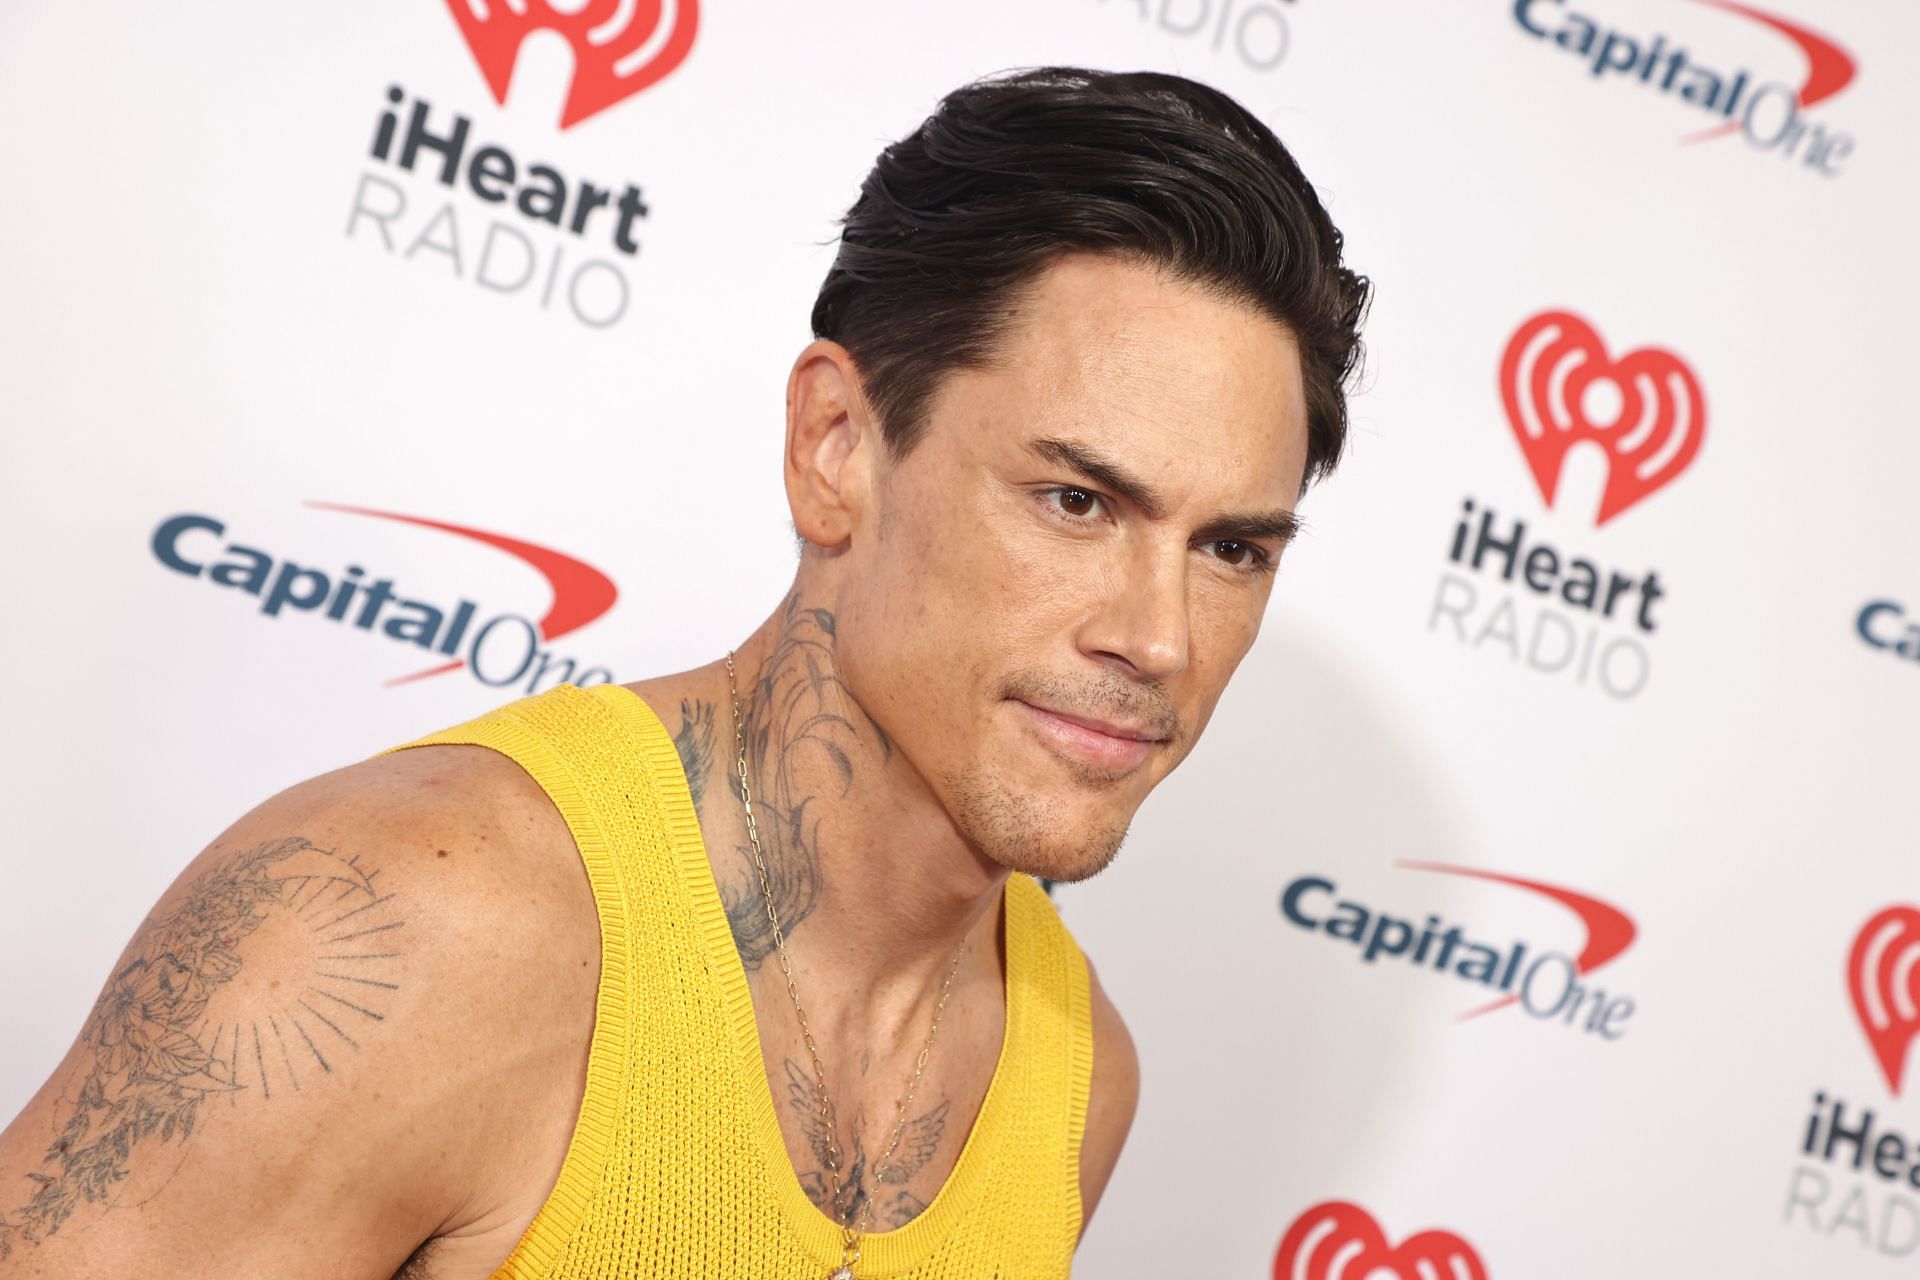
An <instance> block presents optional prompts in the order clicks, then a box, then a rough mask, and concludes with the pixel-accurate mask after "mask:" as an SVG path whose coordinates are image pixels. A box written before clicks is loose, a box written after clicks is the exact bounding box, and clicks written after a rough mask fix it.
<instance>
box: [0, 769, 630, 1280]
mask: <svg viewBox="0 0 1920 1280" xmlns="http://www.w3.org/2000/svg"><path fill="white" fill-rule="evenodd" d="M572 849H573V845H572V840H571V837H570V835H569V834H568V832H567V830H566V827H565V824H564V822H562V821H561V819H560V817H559V814H558V813H557V812H556V811H554V810H553V808H552V806H551V804H550V803H548V802H547V801H546V799H545V796H544V793H542V792H541V791H540V789H539V788H538V786H537V785H536V784H535V783H534V782H533V781H532V779H530V778H528V777H527V776H526V775H525V773H524V772H522V771H521V770H520V769H519V767H518V766H517V765H515V764H513V762H512V761H510V760H507V759H506V758H505V757H502V756H500V755H498V754H497V753H494V752H491V751H487V750H484V749H482V748H477V747H439V746H436V747H420V748H414V749H411V750H407V751H402V752H397V753H394V754H392V755H387V756H380V757H375V758H374V759H372V760H368V761H364V762H361V763H358V764H355V765H352V766H349V767H347V768H344V769H340V770H336V771H334V772H332V773H328V774H324V775H321V776H319V777H316V778H313V779H309V780H308V781H306V782H303V783H300V784H298V785H297V786H294V787H291V788H289V789H287V790H286V791H283V792H281V793H280V794H279V795H276V796H274V797H272V798H271V799H269V800H267V801H265V802H264V803H262V804H260V805H259V806H257V807H256V808H255V809H253V810H252V811H251V812H249V813H248V814H246V815H245V816H243V817H242V818H241V819H240V820H239V821H237V822H235V823H234V824H233V825H232V826H231V827H229V828H228V829H227V830H226V831H225V832H223V833H221V835H220V836H219V837H218V838H217V839H215V840H214V841H213V842H212V843H211V844H209V845H208V846H207V847H206V848H205V849H204V850H202V851H201V852H200V853H199V854H198V855H196V856H194V857H193V858H192V859H191V860H190V861H188V862H187V863H186V865H185V866H184V868H183V869H182V871H181V872H180V874H179V875H178V877H177V878H176V879H175V881H174V882H173V884H172V885H171V886H170V887H169V888H168V889H167V890H166V892H165V893H163V894H162V895H161V897H160V900H159V901H158V902H157V903H156V904H155V905H154V907H153V909H152V911H151V912H150V913H149V914H148V916H147V918H146V919H145V920H144V921H143V922H142V923H141V925H140V926H139V928H138V929H137V930H136V931H135V934H134V936H133V938H132V940H131V941H130V942H129V943H128V944H127V946H126V948H125V949H124V951H123V952H122V953H121V954H120V956H119V958H118V959H117V960H116V961H115V962H114V964H113V966H112V968H111V970H110V971H109V973H108V975H107V979H106V983H105V986H104V989H103V990H102V992H101V994H100V996H99V998H98V1000H97V1001H96V1003H95V1004H94V1006H93V1008H92V1009H91V1010H90V1011H89V1012H87V1013H86V1014H85V1017H84V1021H83V1025H82V1027H81V1030H80V1033H79V1035H78V1036H77V1037H76V1039H75V1041H74V1043H73V1046H72V1047H71V1048H70V1049H69V1051H68V1052H67V1054H66V1056H65V1058H64V1059H63V1060H62V1061H61V1063H60V1064H59V1065H58V1067H56V1069H55V1071H54V1073H53V1074H52V1076H50V1077H49V1078H48V1080H47V1082H46V1083H45V1085H43V1086H42V1088H41V1089H40V1091H39V1092H38V1093H37V1094H36V1095H35V1096H34V1098H33V1099H32V1100H31V1101H30V1102H29V1103H28V1104H27V1107H26V1109H25V1110H24V1111H22V1112H21V1114H20V1115H19V1116H18V1117H17V1118H16V1119H14V1120H13V1122H12V1123H11V1124H10V1125H8V1126H7V1127H6V1129H5V1130H3V1131H0V1259H5V1258H7V1257H8V1256H9V1255H11V1256H12V1259H13V1261H12V1263H10V1264H8V1265H10V1266H20V1267H23V1268H24V1269H23V1270H22V1271H20V1272H18V1273H17V1274H22V1275H25V1276H45V1277H68V1276H80V1275H94V1274H128V1273H131V1272H132V1271H134V1270H139V1271H142V1272H145V1273H153V1274H164V1273H170V1272H174V1271H180V1272H192V1273H210V1274H230V1275H241V1274H246V1275H267V1274H271V1275H276V1276H283V1277H287V1278H288V1280H304V1278H305V1277H308V1276H314V1277H318V1276H320V1275H322V1274H324V1275H330V1276H366V1277H386V1276H390V1275H392V1274H393V1273H394V1271H395V1270H396V1269H397V1267H398V1266H399V1264H400V1263H401V1262H402V1261H403V1260H405V1259H406V1258H407V1257H408V1256H409V1254H411V1253H412V1252H413V1251H414V1249H415V1247H416V1246H417V1245H419V1244H420V1243H421V1241H423V1240H425V1239H428V1238H429V1237H435V1236H442V1237H444V1236H455V1237H457V1236H458V1235H460V1234H461V1233H462V1232H485V1231H488V1230H494V1231H495V1232H496V1233H497V1234H500V1235H502V1236H503V1237H506V1236H509V1235H511V1234H517V1233H515V1232H513V1230H512V1227H513V1224H512V1223H511V1222H507V1221H505V1220H504V1219H505V1218H507V1217H510V1216H511V1212H510V1210H509V1209H507V1208H505V1207H504V1206H507V1205H508V1204H510V1202H511V1201H512V1200H513V1198H514V1191H513V1188H511V1187H510V1186H508V1185H505V1184H497V1183H490V1182H489V1181H488V1179H491V1178H494V1177H496V1176H497V1175H496V1174H494V1173H493V1172H492V1171H494V1170H499V1169H505V1168H516V1167H518V1168H520V1169H522V1170H524V1169H525V1168H526V1165H527V1164H528V1163H531V1162H532V1161H534V1160H535V1159H537V1157H538V1153H539V1152H541V1151H545V1150H549V1149H550V1148H551V1147H552V1141H551V1139H552V1134H551V1133H550V1132H542V1129H543V1127H544V1129H546V1130H551V1129H552V1128H553V1127H554V1123H555V1122H554V1121H553V1119H551V1118H552V1117H557V1116H566V1115H569V1114H570V1113H569V1112H568V1111H567V1106H566V1103H567V1095H568V1094H569V1093H570V1092H571V1093H572V1094H573V1096H574V1098H575V1099H576V1100H577V1093H578V1090H577V1083H578V1081H577V1074H578V1073H577V1068H578V1066H579V1065H580V1060H583V1058H584V1050H585V1046H586V1045H587V1043H588V1042H589V1041H590V1038H591V1027H592V1014H593V993H594V988H595V985H596V983H597V981H598V928H597V922H596V919H595V914H594V908H593V903H592V897H591V893H590V890H589V889H588V888H587V886H586V883H585V878H584V874H583V873H582V872H581V871H580V869H579V867H578V859H577V857H576V856H572ZM155 856H156V857H164V856H166V855H165V853H164V851H162V852H159V853H156V855H155ZM83 941H84V940H76V946H75V948H74V950H75V952H76V953H79V952H81V951H84V950H85V947H84V946H83V945H81V944H82V942H83ZM528 1117H533V1118H534V1119H528ZM543 1117H544V1118H547V1119H540V1118H543ZM561 1141H562V1142H564V1134H563V1135H562V1136H561ZM516 1159H518V1160H519V1161H520V1163H519V1164H518V1165H516V1163H515V1161H516ZM556 1171H557V1170H556ZM521 1176H522V1177H523V1178H524V1177H525V1176H527V1175H526V1174H525V1173H524V1172H523V1173H522V1175H521ZM536 1207H537V1202H536ZM521 1225H524V1224H521ZM512 1243H513V1240H512V1238H506V1239H505V1246H506V1247H507V1248H510V1247H511V1245H512ZM504 1252H505V1249H504V1248H503V1249H502V1250H501V1253H502V1256H504ZM136 1260H137V1265H136ZM8 1274H10V1275H11V1274H16V1272H13V1271H9V1272H8ZM480 1274H485V1272H484V1271H481V1272H480Z"/></svg>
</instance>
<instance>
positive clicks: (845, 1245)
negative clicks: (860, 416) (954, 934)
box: [727, 649, 967, 1280]
mask: <svg viewBox="0 0 1920 1280" xmlns="http://www.w3.org/2000/svg"><path fill="white" fill-rule="evenodd" d="M727 693H728V694H729V695H730V696H731V697H732V699H733V737H734V743H735V745H736V746H737V747H738V749H739V754H738V756H737V758H736V760H735V762H734V763H735V771H736V772H737V773H738V775H739V778H740V802H741V804H742V805H743V806H745V808H746V812H747V840H748V842H749V843H750V844H751V845H752V846H753V865H754V869H755V870H757V871H758V872H759V873H760V893H761V895H762V897H764V898H765V900H766V904H767V923H768V924H769V925H770V926H772V928H773V945H774V949H775V950H776V951H777V952H778V953H779V955H780V972H781V974H782V975H783V976H785V978H786V980H787V995H788V996H789V997H791V998H792V1000H793V1012H794V1015H795V1016H796V1017H798V1018H799V1019H800V1038H801V1039H802V1040H804V1041H805V1042H806V1045H807V1056H808V1057H810V1058H812V1059H813V1079H814V1084H815V1092H816V1093H817V1094H818V1095H819V1102H820V1119H821V1122H822V1123H824V1124H825V1125H826V1129H827V1151H826V1155H827V1174H828V1176H829V1177H830V1178H831V1180H832V1189H833V1197H832V1199H831V1200H829V1201H828V1203H829V1204H832V1205H838V1204H839V1203H840V1194H841V1188H840V1144H839V1140H838V1138H836V1137H835V1135H834V1128H833V1100H832V1099H831V1098H830V1097H828V1095H827V1069H826V1068H825V1067H824V1066H822V1065H821V1064H820V1050H819V1048H818V1047H816V1046H815V1044H814V1042H813V1031H812V1029H811V1028H810V1027H808V1026H807V1011H806V1009H805V1008H804V1007H802V1006H801V1004H800V990H799V988H798V987H796V986H794V984H793V964H792V962H791V961H789V960H788V959H787V941H786V937H785V935H784V934H783V933H782V932H781V930H780V916H779V914H778V913H777V912H776V911H775V910H774V907H773V883H772V881H771V880H770V879H769V878H768V876H767V860H766V857H765V856H764V855H763V854H762V853H761V851H760V829H759V827H758V826H757V825H756V824H755V823H754V820H753V790H752V788H751V787H750V786H749V785H748V783H747V734H746V728H745V725H744V724H743V722H742V720H741V716H740V688H739V684H738V682H737V680H736V678H735V676H734V673H733V650H731V649H729V650H727ZM966 950H967V944H966V941H965V940H964V939H962V940H961V943H960V945H959V946H958V947H956V948H954V952H953V961H952V963H950V964H949V965H948V966H947V980H946V981H945V982H943V983H942V984H941V985H940V999H939V1001H938V1002H937V1003H935V1005H934V1006H933V1025H932V1026H930V1027H928V1028H927V1039H926V1043H924V1044H922V1045H921V1046H920V1056H919V1057H918V1058H917V1059H915V1060H914V1064H913V1078H912V1079H911V1080H909V1081H907V1092H906V1096H905V1097H903V1098H901V1099H900V1111H899V1113H898V1114H897V1115H896V1116H895V1117H894V1120H893V1132H892V1133H891V1134H889V1135H888V1137H887V1149H886V1150H885V1151H884V1152H883V1153H881V1156H880V1160H879V1163H877V1164H875V1165H874V1166H873V1190H874V1193H876V1194H877V1193H878V1192H879V1190H880V1183H881V1181H882V1175H884V1173H885V1172H886V1168H887V1165H888V1164H889V1163H891V1162H892V1160H893V1152H894V1148H896V1147H897V1146H899V1145H900V1134H901V1133H902V1131H904V1129H905V1128H906V1123H907V1108H908V1107H910V1106H911V1105H912V1104H913V1091H914V1090H915V1089H917V1088H918V1087H919V1086H920V1077H921V1075H922V1074H923V1073H924V1072H925V1071H926V1069H927V1055H928V1054H930V1053H932V1052H933V1037H934V1035H935V1033H936V1032H938V1031H939V1030H940V1015H941V1014H943V1013H945V1012H946V1009H947V996H948V995H949V994H950V993H951V992H952V990H953V975H954V974H956V973H958V972H959V971H960V957H961V956H963V955H965V954H966ZM872 1211H873V1195H871V1194H870V1195H868V1196H866V1197H865V1198H864V1199H863V1200H862V1201H861V1202H860V1213H859V1215H858V1217H856V1218H855V1220H854V1221H853V1222H852V1223H851V1224H849V1223H842V1224H841V1226H840V1267H839V1269H838V1270H836V1271H835V1272H833V1274H832V1275H830V1276H828V1277H827V1280H854V1274H853V1268H854V1266H855V1265H856V1264H858V1263H859V1261H860V1239H861V1237H862V1236H864V1235H865V1234H866V1227H867V1219H868V1217H869V1216H870V1215H871V1213H872Z"/></svg>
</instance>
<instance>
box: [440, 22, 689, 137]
mask: <svg viewBox="0 0 1920 1280" xmlns="http://www.w3.org/2000/svg"><path fill="white" fill-rule="evenodd" d="M569 7H571V6H569ZM447 8H449V9H451V10H452V11H453V20H454V21H455V22H457V23H459V24H460V33H461V34H462V35H464V36H466V38H467V47H468V48H469V49H472V50H473V58H474V61H475V62H478V63H479V64H480V74H481V75H483V76H485V77H486V78H487V87H488V88H489V89H491V90H492V91H493V100H494V101H495V102H505V101H506V100H507V85H508V84H509V83H510V82H511V81H512V79H513V64H514V62H515V61H516V60H518V58H519V57H520V42H521V41H522V40H525V39H526V38H527V36H528V35H529V34H530V33H532V32H534V31H554V32H558V33H559V34H560V35H561V36H562V37H564V38H565V39H566V42H567V43H568V44H569V45H571V46H573V82H572V84H570V85H568V86H567V105H566V107H565V108H564V109H562V111H561V113H560V127H561V128H562V129H568V128H571V127H573V126H574V125H576V124H579V123H580V122H581V121H582V120H585V119H586V118H587V117H588V116H591V115H596V114H598V113H599V112H602V111H605V110H606V109H607V108H608V107H610V106H612V105H614V104H615V103H616V102H619V101H621V100H622V99H625V98H630V97H632V96H633V95H634V94H636V93H638V92H640V91H641V90H642V89H644V88H646V87H647V86H649V85H652V84H656V83H658V82H659V81H660V80H661V79H663V78H664V77H665V76H666V75H667V74H668V73H670V72H671V71H672V70H673V69H674V68H675V67H677V66H679V65H680V64H681V63H682V62H684V61H686V57H687V51H688V50H689V49H691V48H693V36H694V32H695V30H696V29H697V28H698V27H699V25H700V0H587V3H586V4H584V5H582V6H581V7H580V10H579V12H577V13H562V12H560V11H559V10H558V9H556V8H554V6H553V4H552V2H551V0H447Z"/></svg>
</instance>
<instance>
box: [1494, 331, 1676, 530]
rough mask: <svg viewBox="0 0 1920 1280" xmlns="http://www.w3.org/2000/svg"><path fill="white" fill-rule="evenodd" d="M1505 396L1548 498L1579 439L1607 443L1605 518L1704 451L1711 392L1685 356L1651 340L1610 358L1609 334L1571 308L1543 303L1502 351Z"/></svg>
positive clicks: (1600, 520)
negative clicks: (1548, 308) (1604, 337)
mask: <svg viewBox="0 0 1920 1280" xmlns="http://www.w3.org/2000/svg"><path fill="white" fill-rule="evenodd" d="M1500 398H1501V399H1502V400H1503V401H1504V402H1505V404H1506V407H1507V421H1508V423H1509V425H1511V426H1512V428H1513V434H1514V438H1515V439H1516V440H1518V441H1519V442H1520V452H1521V453H1523V454H1525V455H1526V459H1527V465H1528V466H1529V467H1530V468H1531V469H1532V471H1533V479H1534V483H1535V484H1537V485H1539V487H1540V496H1541V497H1542V498H1544V499H1545V500H1546V503H1547V505H1548V506H1552V505H1553V500H1554V495H1555V493H1557V492H1558V490H1559V487H1560V470H1561V467H1562V466H1563V465H1564V464H1565V462H1566V459H1567V453H1568V451H1569V450H1571V449H1572V448H1573V447H1574V446H1575V445H1579V444H1593V445H1598V446H1599V447H1600V449H1601V450H1602V451H1603V452H1604V454H1605V457H1606V459H1607V482H1606V488H1605V489H1604V490H1603V491H1602V494H1601V498H1600V510H1599V512H1598V513H1597V514H1596V515H1595V517H1594V523H1595V524H1596V525H1602V524H1605V523H1606V522H1607V521H1609V520H1611V519H1613V518H1614V517H1615V516H1617V515H1619V514H1620V513H1621V512H1623V511H1625V510H1626V509H1627V508H1629V507H1631V506H1633V505H1634V504H1635V503H1637V502H1640V501H1642V500H1644V499H1646V498H1648V497H1650V496H1651V495H1652V494H1654V493H1655V492H1656V491H1658V490H1659V489H1661V488H1664V487H1665V486H1666V485H1668V484H1671V483H1672V482H1673V481H1674V479H1675V478H1676V477H1677V476H1679V474H1680V473H1681V472H1682V471H1685V470H1686V469H1687V467H1688V465H1689V464H1691V463H1692V462H1693V459H1694V457H1695V455H1697V454H1698V453H1699V452H1700V441H1701V439H1702V438H1703V436H1704V435H1705V432H1706V426H1707V406H1706V398H1705V396H1703V395H1702V394H1701V391H1700V381H1699V379H1697V378H1695V377H1694V376H1693V370H1691V369H1689V368H1688V367H1687V365H1686V362H1685V361H1683V360H1681V359H1680V357H1679V356H1676V355H1674V354H1673V353H1672V352H1671V351H1666V350H1663V349H1661V348H1659V347H1642V348H1640V349H1639V350H1637V351H1629V352H1628V353H1627V354H1625V355H1623V356H1621V357H1620V358H1619V359H1617V360H1614V359H1609V358H1608V356H1607V351H1606V346H1605V344H1603V343H1602V342H1601V340H1600V335H1599V334H1598V333H1596V332H1595V331H1594V328H1593V326H1592V325H1590V324H1588V323H1587V322H1586V321H1585V320H1583V319H1581V318H1580V317H1579V316H1577V315H1574V314H1573V313H1572V312H1570V311H1543V312H1541V313H1540V314H1539V315H1537V316H1534V317H1533V318H1532V319H1531V320H1528V321H1527V322H1526V323H1525V324H1523V325H1521V326H1520V328H1519V329H1518V330H1516V331H1515V333H1514V335H1513V337H1512V338H1511V339H1509V340H1508V342H1507V350H1506V354H1505V355H1503V356H1502V357H1501V359H1500Z"/></svg>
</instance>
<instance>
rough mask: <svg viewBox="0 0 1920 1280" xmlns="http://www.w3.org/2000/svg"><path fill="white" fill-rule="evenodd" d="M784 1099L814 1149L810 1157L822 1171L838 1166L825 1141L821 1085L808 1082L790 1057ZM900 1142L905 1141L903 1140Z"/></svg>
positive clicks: (797, 1064)
mask: <svg viewBox="0 0 1920 1280" xmlns="http://www.w3.org/2000/svg"><path fill="white" fill-rule="evenodd" d="M787 1098H788V1101H789V1103H790V1105H791V1106H792V1107H793V1109H794V1110H795V1111H798V1112H799V1113H800V1132H801V1133H803V1134H805V1135H806V1137H807V1145H808V1146H809V1147H812V1148H813V1154H814V1157H815V1158H816V1159H818V1160H819V1161H820V1164H821V1167H822V1168H828V1167H831V1166H833V1165H836V1164H838V1163H839V1161H837V1160H835V1159H833V1153H832V1148H831V1145H830V1144H829V1142H828V1140H827V1117H826V1114H825V1112H824V1111H823V1110H822V1109H821V1099H820V1086H819V1085H818V1084H816V1083H815V1082H814V1081H812V1080H810V1079H808V1077H807V1074H806V1073H805V1072H804V1071H802V1070H801V1069H800V1064H799V1063H797V1062H795V1061H794V1060H793V1059H792V1058H788V1059H787ZM901 1141H903V1142H904V1141H905V1139H904V1138H902V1139H901Z"/></svg>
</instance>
